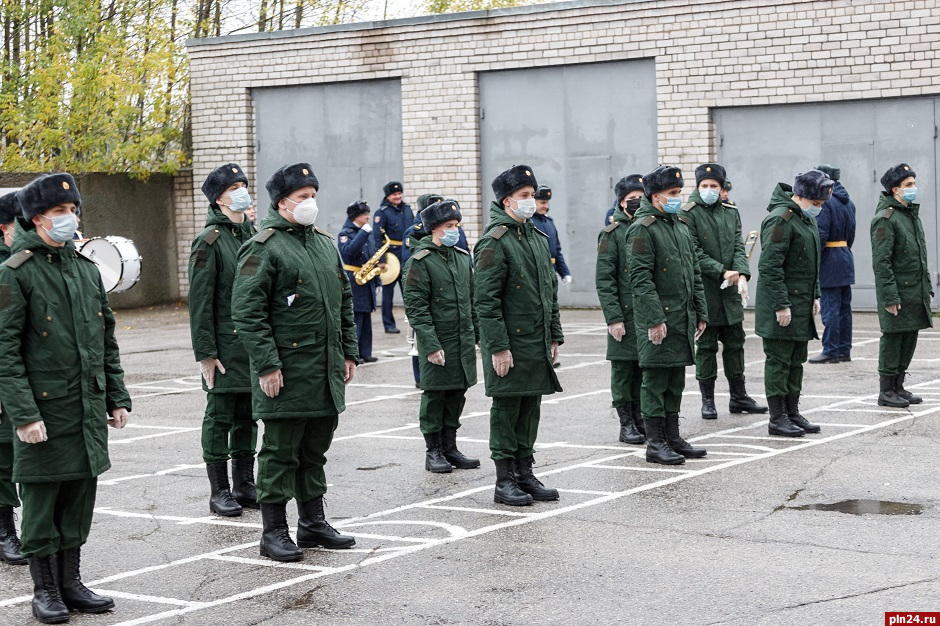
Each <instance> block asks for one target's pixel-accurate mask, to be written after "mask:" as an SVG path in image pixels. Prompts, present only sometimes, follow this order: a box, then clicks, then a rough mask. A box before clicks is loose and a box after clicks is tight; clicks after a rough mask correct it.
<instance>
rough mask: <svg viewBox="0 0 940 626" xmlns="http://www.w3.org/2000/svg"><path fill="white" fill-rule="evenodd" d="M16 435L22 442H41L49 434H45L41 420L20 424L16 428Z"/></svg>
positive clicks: (47, 438)
mask: <svg viewBox="0 0 940 626" xmlns="http://www.w3.org/2000/svg"><path fill="white" fill-rule="evenodd" d="M16 436H17V437H19V438H20V441H22V442H23V443H42V442H43V441H48V440H49V436H48V435H47V434H46V424H45V423H44V422H43V421H42V420H39V421H38V422H33V423H31V424H27V425H26V426H20V427H19V428H17V429H16Z"/></svg>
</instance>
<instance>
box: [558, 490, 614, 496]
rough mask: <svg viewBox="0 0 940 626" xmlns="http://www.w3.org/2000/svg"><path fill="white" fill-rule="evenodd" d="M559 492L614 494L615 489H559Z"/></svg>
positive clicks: (598, 494)
mask: <svg viewBox="0 0 940 626" xmlns="http://www.w3.org/2000/svg"><path fill="white" fill-rule="evenodd" d="M558 492H559V493H578V494H583V495H585V496H612V495H614V492H613V491H593V490H590V489H558Z"/></svg>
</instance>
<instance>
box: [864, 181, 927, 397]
mask: <svg viewBox="0 0 940 626" xmlns="http://www.w3.org/2000/svg"><path fill="white" fill-rule="evenodd" d="M881 184H882V185H883V186H884V188H885V190H884V193H882V194H881V195H880V196H879V198H878V207H877V208H876V209H875V217H874V218H873V219H872V221H871V249H872V265H873V266H874V269H875V293H876V295H877V298H878V322H879V324H880V326H881V345H880V347H879V350H878V375H879V377H880V379H881V381H880V382H881V385H880V390H881V391H880V393H879V394H878V404H879V405H880V406H894V407H906V406H908V405H911V404H920V403H921V402H922V401H923V400H922V399H921V398H919V397H918V396H915V395H913V394H912V393H911V392H909V391H907V390H906V389H904V377H905V376H906V375H907V368H908V367H910V365H911V359H913V358H914V350H915V348H916V347H917V332H918V331H919V330H921V329H924V328H931V327H932V326H933V319H932V316H931V313H930V299H931V298H932V297H933V291H931V286H930V272H929V271H928V268H927V243H926V241H925V238H924V227H923V225H922V224H921V222H920V215H919V214H920V205H919V204H917V203H916V200H917V180H916V174H915V173H914V170H913V169H911V166H910V165H908V164H907V163H901V164H900V165H896V166H894V167H892V168H891V169H889V170H888V171H887V172H885V174H884V176H882V177H881Z"/></svg>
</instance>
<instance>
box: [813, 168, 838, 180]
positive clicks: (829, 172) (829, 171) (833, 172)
mask: <svg viewBox="0 0 940 626" xmlns="http://www.w3.org/2000/svg"><path fill="white" fill-rule="evenodd" d="M816 169H817V170H819V171H820V172H822V173H823V174H825V175H826V176H828V177H829V178H831V179H832V180H839V177H840V176H842V170H840V169H839V168H838V167H836V166H835V165H817V166H816Z"/></svg>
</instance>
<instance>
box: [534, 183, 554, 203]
mask: <svg viewBox="0 0 940 626" xmlns="http://www.w3.org/2000/svg"><path fill="white" fill-rule="evenodd" d="M535 199H536V200H551V199H552V188H551V187H546V186H545V185H539V188H538V189H536V190H535Z"/></svg>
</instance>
